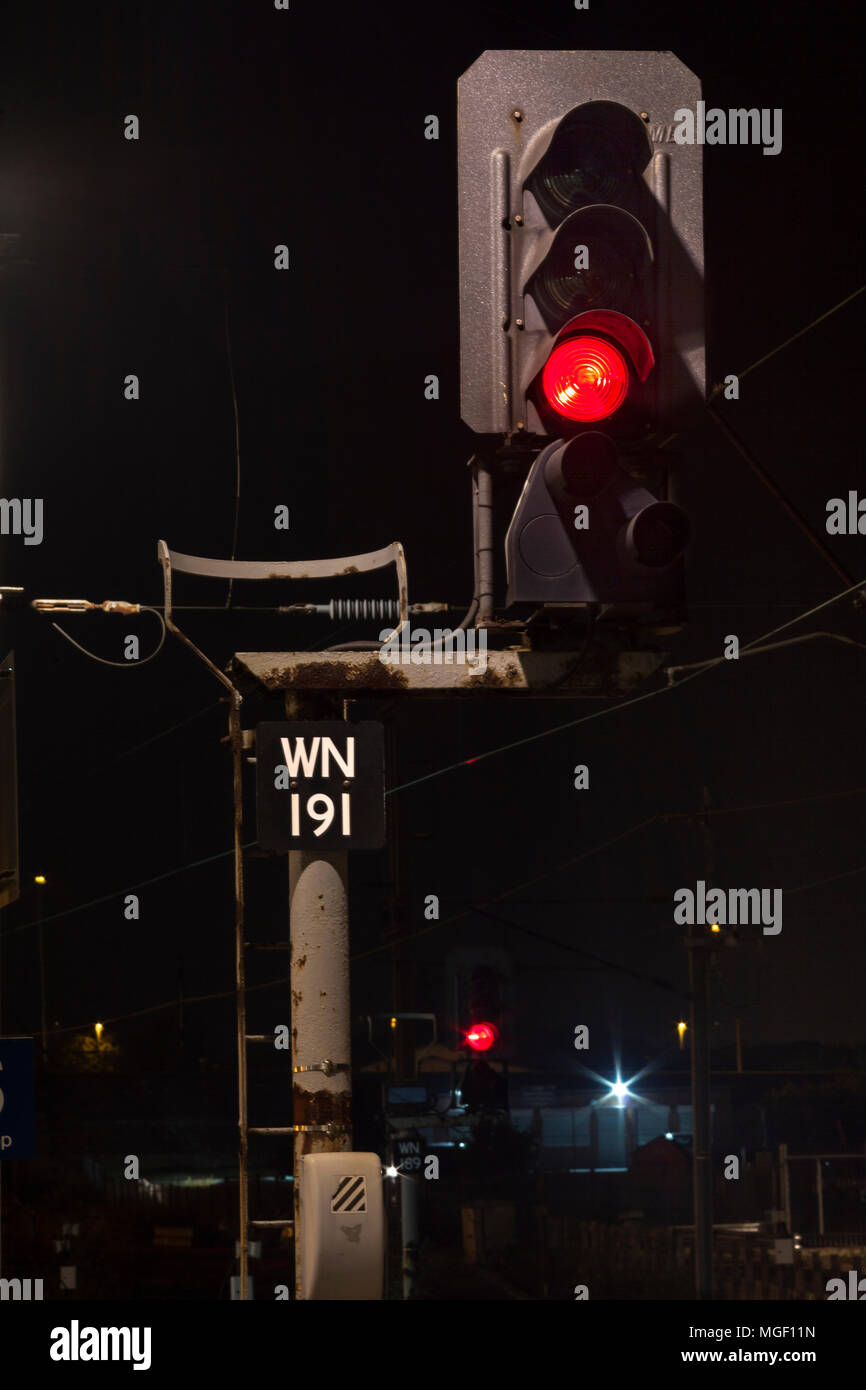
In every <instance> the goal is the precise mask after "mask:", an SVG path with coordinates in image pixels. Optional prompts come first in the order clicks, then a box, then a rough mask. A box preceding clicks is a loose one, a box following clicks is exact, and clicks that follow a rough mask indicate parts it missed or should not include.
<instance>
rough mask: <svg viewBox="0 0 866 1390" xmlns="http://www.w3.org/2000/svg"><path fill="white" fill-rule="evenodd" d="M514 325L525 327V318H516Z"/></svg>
mask: <svg viewBox="0 0 866 1390" xmlns="http://www.w3.org/2000/svg"><path fill="white" fill-rule="evenodd" d="M514 327H515V328H522V327H523V319H515V320H514Z"/></svg>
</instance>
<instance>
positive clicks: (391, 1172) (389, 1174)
mask: <svg viewBox="0 0 866 1390" xmlns="http://www.w3.org/2000/svg"><path fill="white" fill-rule="evenodd" d="M396 1176H397V1169H396V1168H394V1167H388V1168H386V1169H385V1177H386V1178H396Z"/></svg>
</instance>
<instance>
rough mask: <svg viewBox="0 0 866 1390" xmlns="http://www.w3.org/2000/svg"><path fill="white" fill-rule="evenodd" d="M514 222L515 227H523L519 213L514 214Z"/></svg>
mask: <svg viewBox="0 0 866 1390" xmlns="http://www.w3.org/2000/svg"><path fill="white" fill-rule="evenodd" d="M514 221H515V223H516V225H517V226H518V227H522V226H523V216H522V214H521V213H519V212H518V213H516V214H515V218H514Z"/></svg>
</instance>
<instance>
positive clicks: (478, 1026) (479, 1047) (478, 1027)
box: [464, 1023, 496, 1052]
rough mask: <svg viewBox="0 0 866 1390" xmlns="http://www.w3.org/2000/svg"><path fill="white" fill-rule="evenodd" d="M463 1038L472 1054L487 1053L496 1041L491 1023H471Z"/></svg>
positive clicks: (494, 1030)
mask: <svg viewBox="0 0 866 1390" xmlns="http://www.w3.org/2000/svg"><path fill="white" fill-rule="evenodd" d="M464 1037H465V1038H466V1042H467V1044H468V1046H469V1047H471V1048H472V1051H473V1052H488V1051H489V1050H490V1048H491V1047H492V1046H493V1044H494V1043H495V1041H496V1029H495V1028H494V1026H493V1024H492V1023H473V1025H472V1027H471V1028H470V1029H469V1032H468V1033H465V1034H464Z"/></svg>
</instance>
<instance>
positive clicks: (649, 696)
mask: <svg viewBox="0 0 866 1390" xmlns="http://www.w3.org/2000/svg"><path fill="white" fill-rule="evenodd" d="M864 587H866V579H864V580H860V581H859V582H858V583H856V584H852V585H851V586H850V588H847V589H843V590H841V592H840V593H838V594H834V595H833V596H832V598H828V599H825V600H824V601H823V602H822V603H818V604H816V605H815V606H814V607H813V608H809V609H807V611H806V612H805V613H799V614H798V615H797V617H795V618H790V619H789V620H788V622H786V623H780V624H779V626H778V627H775V628H773V629H772V630H771V631H770V632H765V633H764V634H763V635H762V636H761V637H755V638H753V639H752V641H751V642H747V643H745V645H743V646H741V647H740V652H741V654H742V653H743V652H745V651H748V650H749V649H750V648H751V647H756V646H758V644H759V643H761V642H765V641H766V640H767V639H768V638H769V637H775V635H776V633H778V632H784V631H785V630H786V629H787V628H789V627H794V626H795V624H797V623H801V622H805V620H806V619H807V618H811V617H813V616H814V614H816V613H820V612H821V611H822V610H823V609H825V608H829V607H830V605H831V604H834V603H838V602H839V600H840V599H843V598H846V597H849V596H850V595H851V594H854V593H857V591H858V590H860V589H862V588H864ZM718 665H719V662H718V661H716V660H715V659H713V660H712V661H711V662H710V663H709V664H707V665H701V667H700V669H699V670H696V671H692V672H691V674H690V675H688V676H684V677H683V679H682V680H681V681H678V682H676V683H675V684H673V685H662V686H657V687H656V688H655V690H647V691H644V693H643V694H642V695H634V696H632V697H631V699H629V700H620V701H618V702H617V703H616V704H614V705H609V706H608V707H607V708H606V709H600V710H594V711H593V712H592V713H591V714H584V715H581V717H580V718H579V719H570V720H568V721H567V723H565V724H555V725H553V727H552V728H550V729H541V730H540V731H539V732H538V733H536V734H527V735H525V736H524V737H523V738H518V739H513V740H512V742H511V743H503V744H500V746H499V747H498V748H490V749H488V750H487V752H485V753H478V754H476V755H475V756H474V757H472V758H462V759H461V760H460V762H456V763H449V764H448V766H447V767H443V768H439V769H438V770H437V771H436V772H426V773H424V775H423V776H422V777H414V778H413V779H412V781H411V782H402V783H401V784H400V785H399V786H397V787H389V788H388V790H387V791H386V793H385V795H386V796H392V795H393V794H394V793H395V792H402V791H407V790H408V789H409V788H410V787H417V786H420V785H421V783H422V782H431V781H433V780H434V778H436V777H444V776H445V774H446V773H447V772H455V771H457V769H458V768H463V767H469V766H470V765H471V764H473V763H480V762H483V761H484V760H485V759H486V758H495V757H497V756H498V755H499V754H500V753H508V752H510V751H511V749H513V748H521V747H523V746H525V745H526V744H529V743H537V742H538V740H539V739H543V738H551V737H552V736H553V735H554V734H559V733H562V732H563V731H564V730H566V729H576V728H577V727H578V726H579V725H581V724H588V723H590V722H591V721H592V720H593V719H603V718H605V717H606V716H607V715H611V714H616V713H617V711H618V710H623V709H629V708H631V707H632V706H633V705H640V704H643V703H645V701H647V700H653V699H655V698H656V697H657V696H659V695H665V694H667V693H668V692H670V691H673V690H681V689H682V688H683V686H684V685H688V683H689V681H693V680H697V679H698V678H699V677H700V676H703V675H706V673H707V671H713V670H715V669H716V668H717V666H718Z"/></svg>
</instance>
